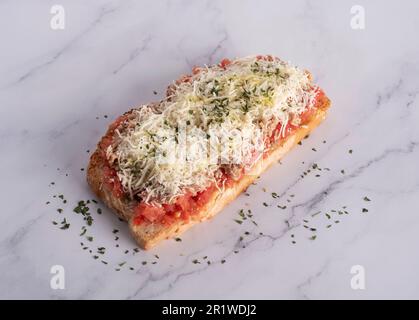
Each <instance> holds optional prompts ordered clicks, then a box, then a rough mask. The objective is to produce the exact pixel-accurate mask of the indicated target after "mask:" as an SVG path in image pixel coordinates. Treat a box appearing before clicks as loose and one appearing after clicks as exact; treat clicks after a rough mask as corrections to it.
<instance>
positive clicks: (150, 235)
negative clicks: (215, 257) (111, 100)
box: [87, 96, 330, 250]
mask: <svg viewBox="0 0 419 320" xmlns="http://www.w3.org/2000/svg"><path fill="white" fill-rule="evenodd" d="M329 106H330V100H329V99H328V98H327V97H325V96H324V97H323V98H322V100H321V101H319V102H318V107H317V110H316V113H315V114H314V115H313V117H312V118H311V119H310V121H309V122H308V123H307V124H305V125H304V126H302V127H300V128H298V129H297V130H296V131H295V132H294V133H292V134H291V135H289V136H288V137H286V138H285V139H284V140H282V141H281V142H280V143H278V144H277V145H276V146H275V147H274V148H273V149H271V150H270V152H269V153H268V154H267V156H265V157H264V158H263V159H261V160H259V161H258V162H256V163H255V165H254V166H253V167H252V169H251V170H250V171H249V172H248V173H247V174H246V175H245V176H243V177H242V178H241V179H240V180H239V181H237V182H235V183H234V185H233V186H231V187H228V188H225V189H224V191H223V192H219V191H217V192H215V193H214V195H213V196H212V197H211V198H210V200H209V201H208V203H207V204H206V205H205V206H204V207H203V208H202V209H201V210H200V211H199V212H198V213H197V214H195V215H193V216H191V219H190V221H183V220H180V221H176V222H174V223H173V224H171V225H169V226H168V225H163V224H161V223H142V224H140V225H136V224H135V223H134V208H135V206H136V204H137V202H136V201H130V200H121V199H118V198H116V197H115V196H114V195H113V194H112V192H111V191H110V190H108V188H106V187H105V185H104V181H103V178H104V174H103V165H104V161H105V160H104V159H103V157H102V156H101V155H100V151H99V150H96V151H95V152H94V153H93V155H92V157H91V159H90V163H89V167H88V171H87V181H88V183H89V185H90V186H91V188H92V190H93V191H94V192H95V193H96V195H97V196H98V197H99V198H100V199H102V200H103V201H104V202H105V204H106V205H107V206H108V207H110V208H111V209H113V210H114V211H115V212H116V214H117V215H118V216H119V217H120V218H122V219H124V220H126V221H128V224H129V229H130V231H131V233H132V235H133V237H134V238H135V240H136V241H137V243H138V245H139V246H140V247H141V248H143V249H145V250H148V249H150V248H152V247H153V246H155V245H156V244H157V243H159V242H161V241H162V240H164V239H170V238H174V237H176V236H178V235H180V234H181V233H183V232H184V231H186V230H187V229H189V228H191V227H192V226H194V225H195V224H197V223H199V222H202V221H205V220H208V219H211V218H212V217H213V216H215V215H216V214H217V213H218V212H220V211H221V210H222V209H223V208H224V207H225V206H226V205H227V204H229V203H230V202H231V201H233V200H234V199H235V198H237V196H238V195H239V194H240V193H241V192H242V191H243V190H245V189H246V188H247V187H248V186H249V185H250V184H251V183H252V182H254V181H255V180H256V179H257V178H258V177H259V176H260V175H261V174H262V173H263V172H264V171H265V170H267V169H268V168H269V167H270V166H271V165H272V164H274V163H276V162H278V161H279V160H280V159H282V158H283V156H284V155H285V154H286V153H287V152H288V151H289V150H291V149H292V148H293V147H294V146H295V145H296V144H298V142H300V141H301V140H302V139H304V137H306V136H307V135H308V134H310V132H311V131H313V130H314V129H315V128H316V127H317V126H318V125H319V124H320V123H321V122H322V121H323V120H324V119H325V117H326V111H327V109H328V108H329Z"/></svg>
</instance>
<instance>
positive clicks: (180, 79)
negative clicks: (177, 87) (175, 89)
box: [176, 75, 191, 84]
mask: <svg viewBox="0 0 419 320" xmlns="http://www.w3.org/2000/svg"><path fill="white" fill-rule="evenodd" d="M190 81H191V76H190V75H184V76H182V77H180V78H179V79H178V80H176V84H181V83H184V82H190Z"/></svg>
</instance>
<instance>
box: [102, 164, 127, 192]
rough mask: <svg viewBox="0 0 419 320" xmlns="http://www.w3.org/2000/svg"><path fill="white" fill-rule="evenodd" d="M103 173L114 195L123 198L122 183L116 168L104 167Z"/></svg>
mask: <svg viewBox="0 0 419 320" xmlns="http://www.w3.org/2000/svg"><path fill="white" fill-rule="evenodd" d="M103 174H104V176H105V184H106V186H107V187H108V188H109V189H110V190H111V191H112V193H113V195H114V196H115V197H117V198H121V197H122V196H123V195H124V190H123V188H122V184H121V182H120V181H119V179H118V176H117V175H116V171H115V169H112V168H111V167H109V166H104V167H103Z"/></svg>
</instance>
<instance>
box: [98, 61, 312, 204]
mask: <svg viewBox="0 0 419 320" xmlns="http://www.w3.org/2000/svg"><path fill="white" fill-rule="evenodd" d="M315 95H316V88H315V87H313V86H312V85H311V84H310V79H309V78H308V75H307V74H306V72H304V71H303V70H300V69H297V68H296V67H293V66H291V65H289V64H288V63H285V62H283V61H280V60H278V59H273V61H267V60H263V59H258V58H257V57H248V58H244V59H238V60H234V61H232V63H231V64H230V65H229V66H227V68H222V67H220V66H218V65H216V66H212V67H205V68H201V69H200V72H199V73H197V74H195V75H193V76H191V79H190V81H186V82H182V83H177V84H176V83H174V84H173V93H172V94H171V96H170V97H168V98H166V99H165V100H163V101H161V102H159V103H158V104H153V105H144V106H141V107H139V108H137V109H136V110H134V111H133V112H134V114H133V115H132V116H131V117H130V119H129V120H127V121H129V124H128V125H124V126H123V128H121V130H119V129H118V130H116V135H115V142H114V143H113V144H112V145H111V146H110V147H109V148H108V150H106V151H107V157H108V160H109V161H110V162H111V164H112V165H113V166H114V167H115V168H116V170H117V175H118V178H119V179H120V181H121V183H122V186H123V188H124V191H125V192H127V193H129V194H130V196H131V197H135V196H138V197H140V198H141V199H142V200H143V201H145V202H147V203H150V202H152V203H155V204H162V203H171V202H173V201H174V200H175V199H176V198H177V197H178V196H179V195H182V194H184V193H185V192H188V191H189V192H192V193H193V194H196V193H197V192H200V191H202V190H205V189H206V188H207V187H208V186H209V185H211V184H212V183H214V182H215V183H216V182H217V181H219V178H220V177H221V175H222V170H224V172H228V173H229V174H231V175H232V176H233V177H235V176H240V172H241V171H242V169H243V168H244V167H246V166H251V165H252V164H253V163H255V161H257V159H258V158H259V157H260V156H261V155H262V153H263V148H264V147H265V142H266V141H267V139H268V138H269V137H270V136H271V135H272V134H273V132H274V130H275V128H276V127H277V125H278V123H281V124H282V126H281V131H280V132H279V133H278V135H283V134H284V129H285V128H286V125H287V123H288V122H290V121H292V123H293V124H298V121H299V118H298V116H299V115H300V114H301V113H302V112H303V111H304V110H305V109H306V108H307V107H310V106H311V105H312V104H313V101H314V98H315Z"/></svg>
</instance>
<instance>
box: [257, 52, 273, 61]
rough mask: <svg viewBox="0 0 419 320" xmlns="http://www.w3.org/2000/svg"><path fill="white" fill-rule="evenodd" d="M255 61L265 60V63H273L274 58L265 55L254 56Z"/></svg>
mask: <svg viewBox="0 0 419 320" xmlns="http://www.w3.org/2000/svg"><path fill="white" fill-rule="evenodd" d="M256 59H257V60H265V61H274V57H272V56H271V55H269V54H268V55H266V56H262V55H258V56H256Z"/></svg>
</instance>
